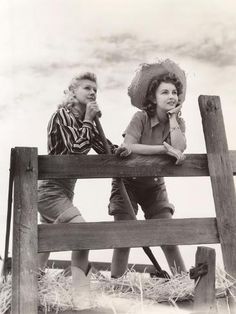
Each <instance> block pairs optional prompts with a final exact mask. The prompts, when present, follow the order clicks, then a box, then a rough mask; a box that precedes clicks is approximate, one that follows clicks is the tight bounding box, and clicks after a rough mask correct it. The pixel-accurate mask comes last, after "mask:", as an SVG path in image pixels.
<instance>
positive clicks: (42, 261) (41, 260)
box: [38, 252, 50, 270]
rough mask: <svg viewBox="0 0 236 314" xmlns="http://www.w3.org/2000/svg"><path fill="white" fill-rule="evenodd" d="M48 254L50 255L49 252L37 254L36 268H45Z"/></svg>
mask: <svg viewBox="0 0 236 314" xmlns="http://www.w3.org/2000/svg"><path fill="white" fill-rule="evenodd" d="M49 255H50V252H45V253H39V254H38V269H40V270H44V269H45V268H46V266H47V262H48V259H49Z"/></svg>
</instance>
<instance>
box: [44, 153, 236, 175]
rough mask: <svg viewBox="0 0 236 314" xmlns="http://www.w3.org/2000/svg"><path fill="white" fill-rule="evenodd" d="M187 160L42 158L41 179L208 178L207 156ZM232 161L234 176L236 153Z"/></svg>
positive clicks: (137, 157) (141, 157)
mask: <svg viewBox="0 0 236 314" xmlns="http://www.w3.org/2000/svg"><path fill="white" fill-rule="evenodd" d="M186 157H187V158H186V160H185V161H184V163H183V164H182V165H180V166H176V165H175V164H174V160H173V159H172V158H171V157H170V156H167V155H165V156H164V155H162V156H161V155H159V156H141V155H139V156H138V155H133V156H132V157H129V158H127V159H124V160H121V159H119V158H117V157H115V156H109V155H88V156H76V155H70V156H68V155H67V156H47V155H39V157H38V165H39V179H49V178H64V177H68V178H112V177H135V176H163V177H182V176H183V177H192V176H209V170H208V163H207V156H206V154H186ZM230 161H231V165H232V171H233V174H234V175H235V174H236V151H231V152H230Z"/></svg>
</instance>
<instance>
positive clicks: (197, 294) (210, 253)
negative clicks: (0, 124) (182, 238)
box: [194, 247, 216, 314]
mask: <svg viewBox="0 0 236 314" xmlns="http://www.w3.org/2000/svg"><path fill="white" fill-rule="evenodd" d="M195 260H196V263H195V266H196V267H198V266H200V265H201V264H206V265H207V268H208V271H207V273H206V274H205V275H203V276H200V278H196V280H195V281H196V283H197V285H196V287H195V290H194V313H195V312H196V313H209V314H210V313H212V314H213V313H216V293H215V268H216V253H215V250H214V249H212V248H209V247H198V248H197V252H196V256H195Z"/></svg>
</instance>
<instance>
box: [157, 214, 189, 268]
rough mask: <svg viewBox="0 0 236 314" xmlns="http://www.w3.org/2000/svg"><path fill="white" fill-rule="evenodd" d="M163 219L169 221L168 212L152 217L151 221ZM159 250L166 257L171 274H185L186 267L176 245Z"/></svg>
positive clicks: (169, 215) (170, 216)
mask: <svg viewBox="0 0 236 314" xmlns="http://www.w3.org/2000/svg"><path fill="white" fill-rule="evenodd" d="M163 218H168V219H171V218H172V215H171V213H170V212H164V213H163V214H158V215H156V216H153V217H152V219H163ZM161 248H162V251H163V253H164V255H165V257H166V260H167V263H168V265H169V268H170V270H171V272H172V273H173V274H174V273H176V271H177V272H178V273H181V272H182V271H183V272H186V267H185V264H184V261H183V258H182V256H181V253H180V250H179V247H178V246H177V245H162V246H161Z"/></svg>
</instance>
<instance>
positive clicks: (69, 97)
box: [58, 72, 97, 109]
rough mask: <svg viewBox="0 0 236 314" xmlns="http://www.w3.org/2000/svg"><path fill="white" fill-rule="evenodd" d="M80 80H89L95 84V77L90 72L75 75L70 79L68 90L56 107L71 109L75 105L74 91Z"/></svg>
mask: <svg viewBox="0 0 236 314" xmlns="http://www.w3.org/2000/svg"><path fill="white" fill-rule="evenodd" d="M82 80H89V81H92V82H94V83H96V84H97V77H96V75H95V74H94V73H92V72H83V73H80V74H79V75H76V76H75V77H73V78H72V80H71V82H70V84H69V86H68V89H67V90H65V91H64V99H63V100H62V103H61V104H59V105H58V108H68V109H69V108H71V107H73V106H74V105H75V103H77V102H78V101H77V99H76V96H75V90H76V88H78V86H79V84H80V82H81V81H82Z"/></svg>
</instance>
